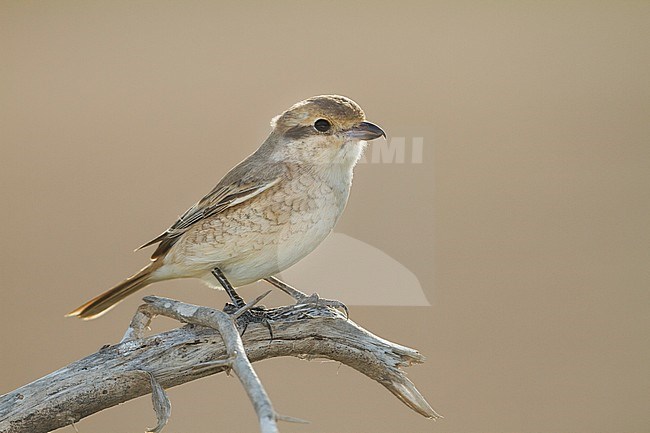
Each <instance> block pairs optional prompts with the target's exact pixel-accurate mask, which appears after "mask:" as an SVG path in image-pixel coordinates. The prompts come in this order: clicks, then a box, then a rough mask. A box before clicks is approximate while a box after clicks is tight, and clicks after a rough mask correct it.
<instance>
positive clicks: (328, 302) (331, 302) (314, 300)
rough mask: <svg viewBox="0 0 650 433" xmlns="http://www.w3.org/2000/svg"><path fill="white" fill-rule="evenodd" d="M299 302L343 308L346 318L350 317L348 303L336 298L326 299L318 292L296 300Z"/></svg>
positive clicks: (336, 308)
mask: <svg viewBox="0 0 650 433" xmlns="http://www.w3.org/2000/svg"><path fill="white" fill-rule="evenodd" d="M296 303H297V304H310V305H316V306H319V307H329V308H333V309H335V310H338V309H341V310H343V311H344V312H345V318H346V319H349V318H350V310H348V307H347V305H345V304H344V303H343V302H341V301H337V300H335V299H325V298H321V297H320V295H319V294H318V293H312V294H311V295H309V296H307V297H305V298H303V299H301V300H299V301H298V302H296Z"/></svg>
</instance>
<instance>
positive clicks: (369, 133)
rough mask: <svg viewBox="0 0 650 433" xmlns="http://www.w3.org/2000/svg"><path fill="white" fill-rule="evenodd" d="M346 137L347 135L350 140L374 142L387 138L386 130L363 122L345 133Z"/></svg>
mask: <svg viewBox="0 0 650 433" xmlns="http://www.w3.org/2000/svg"><path fill="white" fill-rule="evenodd" d="M345 135H347V136H348V138H351V139H355V140H374V139H375V138H379V137H381V136H384V138H386V133H385V132H384V130H383V129H381V128H380V127H379V126H377V125H375V124H374V123H370V122H361V123H359V124H358V125H355V126H353V127H352V128H350V129H348V130H347V131H346V132H345Z"/></svg>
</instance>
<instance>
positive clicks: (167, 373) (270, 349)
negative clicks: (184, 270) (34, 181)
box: [0, 297, 440, 433]
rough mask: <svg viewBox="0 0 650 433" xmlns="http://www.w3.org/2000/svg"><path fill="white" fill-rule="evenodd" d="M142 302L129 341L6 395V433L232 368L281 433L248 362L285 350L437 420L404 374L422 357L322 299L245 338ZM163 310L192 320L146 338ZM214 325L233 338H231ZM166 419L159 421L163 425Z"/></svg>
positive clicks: (213, 318) (196, 310) (192, 314)
mask: <svg viewBox="0 0 650 433" xmlns="http://www.w3.org/2000/svg"><path fill="white" fill-rule="evenodd" d="M145 299H146V301H147V304H145V305H144V306H142V307H140V309H139V310H138V313H137V314H136V316H135V317H134V320H133V322H132V325H131V327H130V328H129V331H127V335H126V336H125V339H124V340H123V341H122V342H120V343H119V344H116V345H113V346H107V347H104V348H102V349H100V350H99V351H98V352H96V353H94V354H92V355H90V356H88V357H86V358H84V359H81V360H79V361H76V362H73V363H71V364H70V365H68V366H66V367H63V368H61V369H59V370H57V371H55V372H53V373H50V374H49V375H47V376H44V377H42V378H40V379H38V380H36V381H34V382H32V383H30V384H27V385H25V386H23V387H21V388H18V389H16V390H14V391H12V392H10V393H8V394H5V395H2V396H0V432H2V433H18V432H30V433H39V432H47V431H51V430H54V429H57V428H60V427H64V426H67V425H70V424H72V423H74V422H76V421H78V420H80V419H82V418H84V417H86V416H88V415H91V414H93V413H96V412H98V411H101V410H103V409H106V408H109V407H112V406H115V405H117V404H119V403H123V402H125V401H128V400H131V399H133V398H136V397H139V396H142V395H144V394H148V393H151V392H152V386H154V385H155V384H158V385H160V386H161V387H162V388H170V387H173V386H176V385H180V384H183V383H186V382H189V381H192V380H196V379H199V378H201V377H205V376H208V375H212V374H215V373H221V372H224V371H227V370H230V369H232V370H234V371H235V373H236V374H237V375H238V377H239V378H240V380H241V381H242V383H243V384H244V387H245V388H246V390H247V392H248V393H249V397H251V400H252V401H253V404H254V406H255V409H256V411H257V413H258V416H259V417H260V427H261V429H262V430H263V431H265V430H264V428H265V426H264V425H262V423H263V422H265V423H267V424H266V428H267V430H266V431H274V430H273V426H274V425H275V420H277V419H280V420H283V419H287V417H281V416H279V415H277V414H276V413H275V412H274V411H273V408H272V406H271V405H270V401H269V400H268V396H266V399H264V398H260V395H261V394H260V393H262V394H264V396H265V393H264V391H263V388H262V387H261V384H256V383H252V382H250V381H251V380H252V381H253V382H254V379H257V376H254V379H253V378H252V376H251V372H252V375H254V374H255V373H254V371H253V370H252V368H250V370H249V369H248V366H250V363H249V361H250V362H256V361H260V360H264V359H269V358H274V357H278V356H295V357H298V358H302V359H314V358H326V359H330V360H335V361H339V362H341V363H343V364H346V365H348V366H350V367H352V368H354V369H356V370H358V371H359V372H361V373H363V374H365V375H366V376H368V377H369V378H371V379H373V380H376V381H377V382H379V383H381V384H382V385H383V386H385V387H386V388H387V389H388V390H389V391H390V392H392V393H393V394H394V395H395V396H396V397H397V398H399V399H400V400H401V401H402V402H403V403H405V404H406V405H407V406H408V407H410V408H411V409H413V410H414V411H416V412H417V413H419V414H421V415H423V416H425V417H428V418H439V417H440V415H438V414H437V413H436V412H435V411H434V410H433V409H432V408H431V406H429V404H428V403H427V402H426V400H425V399H424V397H422V395H421V394H420V393H419V392H418V390H417V389H416V388H415V386H414V385H413V383H412V382H411V381H409V380H408V379H407V378H406V376H405V375H404V373H403V371H402V370H401V368H402V367H407V366H410V365H412V364H418V363H422V362H423V361H424V357H423V356H422V355H421V354H420V353H418V352H417V351H416V350H413V349H410V348H407V347H404V346H400V345H398V344H395V343H392V342H389V341H387V340H384V339H382V338H380V337H377V336H375V335H373V334H371V333H370V332H368V331H366V330H365V329H363V328H361V327H359V326H358V325H356V324H355V323H354V322H352V321H350V320H348V319H347V318H346V317H345V316H344V315H343V314H342V313H340V312H339V311H337V310H334V309H332V308H329V307H327V306H325V305H323V304H318V303H317V304H313V303H304V304H301V303H298V304H296V305H292V306H287V307H281V308H276V309H273V310H271V318H272V322H271V326H272V330H273V338H272V339H271V338H270V335H269V329H268V328H267V327H266V326H265V325H264V324H261V323H251V324H249V325H248V328H247V329H246V332H245V333H244V335H243V336H242V337H241V338H239V335H237V338H233V337H234V336H233V335H232V331H234V329H235V328H234V326H233V327H231V328H228V325H226V324H225V323H221V324H219V323H218V322H220V321H224V320H225V319H226V318H227V316H226V315H225V313H223V312H221V311H218V310H214V309H211V308H207V307H199V306H194V305H189V304H184V303H181V302H178V301H173V300H171V299H165V298H158V297H148V298H145ZM157 314H164V315H167V316H170V317H174V318H176V319H178V320H181V321H183V322H186V323H190V324H188V325H185V326H183V327H180V328H178V329H174V330H171V331H168V332H164V333H161V334H157V335H153V336H150V337H143V338H140V337H141V333H142V332H143V330H144V328H145V327H146V325H147V324H148V320H150V319H151V317H153V316H154V315H157ZM230 323H232V321H230ZM200 325H207V326H200ZM208 326H209V327H208ZM220 327H221V328H220ZM217 329H220V330H221V332H225V333H226V334H228V332H231V334H229V335H225V338H224V335H222V333H220V331H218V330H217ZM224 329H230V331H223V330H224ZM235 333H236V332H235ZM237 340H239V342H240V343H241V344H242V346H243V348H245V353H243V357H239V358H238V355H240V353H241V349H242V347H238V346H237ZM233 344H234V346H233ZM246 363H248V366H247V365H246ZM247 381H248V382H249V383H247ZM251 390H253V391H252V392H253V393H255V395H252V394H251ZM161 392H162V394H164V391H162V389H160V390H159V392H158V393H156V392H154V397H156V395H158V397H157V398H160V395H161V394H160V393H161ZM164 398H166V397H164ZM164 398H163V400H164ZM154 403H155V401H154ZM163 403H164V401H163ZM159 416H160V413H159ZM162 416H163V418H164V416H165V415H164V414H163V415H162ZM271 418H274V419H271ZM164 422H165V420H162V419H159V425H158V427H157V428H158V429H160V428H162V426H164ZM154 430H155V429H154Z"/></svg>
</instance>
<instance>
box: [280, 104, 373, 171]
mask: <svg viewBox="0 0 650 433" xmlns="http://www.w3.org/2000/svg"><path fill="white" fill-rule="evenodd" d="M271 127H272V128H273V132H272V133H271V136H270V138H271V137H272V138H273V141H274V142H275V145H276V146H274V147H275V152H274V153H275V154H276V155H277V156H280V155H281V157H282V158H283V159H285V160H287V161H295V162H301V163H313V164H344V165H350V166H354V164H355V163H356V162H357V160H358V159H359V157H360V156H361V152H362V151H363V146H364V142H365V141H366V140H374V139H375V138H379V137H381V136H383V137H384V138H385V137H386V133H384V131H383V130H382V129H381V128H380V127H379V126H377V125H375V124H373V123H370V122H367V121H366V115H365V114H364V112H363V110H362V109H361V107H359V105H357V103H356V102H354V101H353V100H351V99H349V98H346V97H345V96H338V95H322V96H314V97H312V98H309V99H305V100H304V101H301V102H298V103H297V104H295V105H294V106H292V107H291V108H289V109H288V110H287V111H285V112H284V113H282V114H280V115H279V116H277V117H275V118H274V119H273V120H272V121H271Z"/></svg>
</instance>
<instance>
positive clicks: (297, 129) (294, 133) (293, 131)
mask: <svg viewBox="0 0 650 433" xmlns="http://www.w3.org/2000/svg"><path fill="white" fill-rule="evenodd" d="M313 134H314V130H313V129H312V128H311V126H304V125H298V126H294V127H293V128H289V129H288V130H287V131H286V132H285V133H284V136H285V137H289V138H293V139H294V140H297V139H300V138H305V137H307V136H309V135H313Z"/></svg>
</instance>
